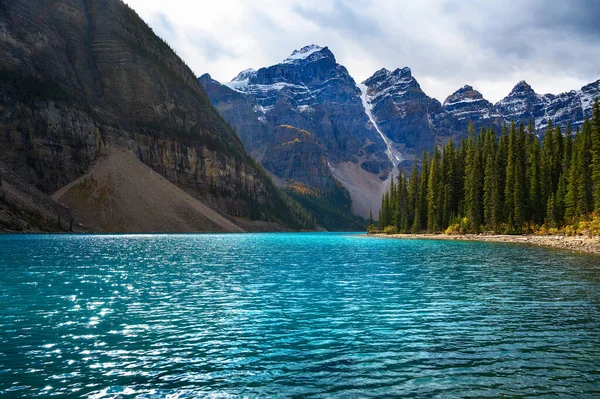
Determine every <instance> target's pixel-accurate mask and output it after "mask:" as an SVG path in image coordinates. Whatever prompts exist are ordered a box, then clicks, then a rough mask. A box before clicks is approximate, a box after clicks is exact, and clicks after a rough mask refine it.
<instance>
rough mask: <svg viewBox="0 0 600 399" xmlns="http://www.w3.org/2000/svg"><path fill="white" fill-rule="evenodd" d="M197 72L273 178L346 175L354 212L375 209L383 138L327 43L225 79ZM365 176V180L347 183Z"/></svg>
mask: <svg viewBox="0 0 600 399" xmlns="http://www.w3.org/2000/svg"><path fill="white" fill-rule="evenodd" d="M200 80H201V83H202V84H203V85H204V86H205V88H206V90H207V93H208V94H209V96H210V98H211V101H212V102H213V104H214V105H215V106H216V107H217V109H219V111H220V112H221V113H222V115H223V116H224V117H225V119H226V120H227V121H228V122H229V123H231V124H232V125H233V126H234V127H235V128H236V130H237V131H238V133H239V135H240V137H241V138H242V140H243V141H244V143H245V144H246V146H247V147H248V150H249V151H250V152H251V153H252V154H254V155H255V158H256V159H258V160H260V161H261V162H262V164H263V165H264V166H265V168H266V169H267V170H268V171H270V172H271V173H273V175H274V177H275V179H276V181H278V182H279V183H280V184H282V185H285V184H290V182H294V183H302V184H305V185H307V186H309V187H310V188H311V189H312V190H315V191H321V192H332V191H339V190H340V189H342V188H341V187H342V185H341V184H340V181H341V182H342V183H343V182H347V183H346V184H344V186H345V187H346V188H348V189H349V190H350V194H351V195H352V196H353V198H354V199H355V201H354V209H355V210H356V211H357V212H358V213H360V214H362V215H363V216H368V213H369V208H373V209H375V210H377V209H378V203H379V199H380V192H379V191H378V189H377V190H373V185H382V183H383V181H385V180H386V179H387V178H389V176H390V172H391V171H392V164H391V162H390V159H389V157H388V156H387V155H386V150H387V147H386V143H385V141H384V139H383V138H382V136H381V135H380V133H379V132H378V131H377V129H376V128H375V126H374V125H373V124H372V123H371V121H370V119H369V117H368V115H367V113H366V111H365V108H364V106H363V103H362V100H361V91H360V89H359V88H358V87H357V85H356V82H355V81H354V79H353V78H352V77H351V76H350V74H349V73H348V71H347V69H346V68H345V67H344V66H342V65H340V64H338V63H337V62H336V59H335V57H334V55H333V53H332V52H331V51H330V50H329V49H328V48H327V47H320V46H316V45H311V46H307V47H304V48H302V49H299V50H296V51H294V52H293V53H292V54H291V55H290V56H289V57H288V58H286V59H285V60H283V61H282V62H281V63H279V64H275V65H272V66H269V67H266V68H260V69H258V70H246V71H243V72H241V73H240V74H238V76H236V77H235V78H234V79H232V81H231V82H226V83H223V84H219V83H218V82H216V81H214V80H213V79H212V78H210V76H208V75H204V76H202V77H201V78H200ZM282 127H284V128H285V127H291V128H293V129H295V130H289V129H283V130H282ZM293 132H294V134H295V135H296V137H294V138H291V136H290V133H293ZM305 132H306V133H308V134H306V133H305ZM323 165H325V168H323ZM365 178H366V181H368V182H370V184H371V186H370V187H368V188H367V187H362V188H356V187H352V188H349V187H351V185H352V184H354V182H357V181H359V182H362V181H365ZM342 190H343V189H342ZM359 192H360V193H359ZM357 195H360V196H362V198H360V199H359V198H358V197H357Z"/></svg>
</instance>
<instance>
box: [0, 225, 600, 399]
mask: <svg viewBox="0 0 600 399" xmlns="http://www.w3.org/2000/svg"><path fill="white" fill-rule="evenodd" d="M599 259H600V258H597V257H593V256H588V255H580V254H573V253H569V252H563V251H557V250H549V249H541V248H536V247H529V246H521V245H515V244H500V243H498V244H496V243H476V242H454V241H448V242H444V241H421V240H414V241H403V240H386V239H374V238H366V237H361V236H359V235H352V234H247V235H243V234H240V235H234V234H232V235H120V236H119V235H115V236H105V235H100V236H99V235H84V236H77V235H61V236H57V235H54V236H53V235H42V236H35V235H18V236H17V235H5V236H0V398H3V397H7V398H12V397H18V398H21V397H24V398H28V397H48V396H51V395H56V396H59V397H86V398H163V397H171V398H188V397H189V398H195V397H210V398H227V397H236V398H237V397H248V398H255V397H297V398H356V397H400V398H402V397H404V398H435V397H439V398H448V397H461V398H469V397H471V398H482V397H549V398H550V397H561V398H565V397H566V398H568V397H573V398H597V397H599V396H600V261H599Z"/></svg>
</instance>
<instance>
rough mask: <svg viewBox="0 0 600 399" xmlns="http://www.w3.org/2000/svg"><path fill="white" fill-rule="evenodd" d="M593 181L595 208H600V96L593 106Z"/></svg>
mask: <svg viewBox="0 0 600 399" xmlns="http://www.w3.org/2000/svg"><path fill="white" fill-rule="evenodd" d="M591 135H592V183H593V196H594V209H595V210H600V104H599V102H598V98H596V100H595V101H594V106H593V108H592V126H591Z"/></svg>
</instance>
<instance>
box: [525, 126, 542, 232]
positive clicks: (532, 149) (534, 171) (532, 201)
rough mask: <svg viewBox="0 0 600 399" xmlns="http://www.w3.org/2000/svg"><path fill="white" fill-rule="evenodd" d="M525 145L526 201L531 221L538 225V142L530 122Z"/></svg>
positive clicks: (540, 211)
mask: <svg viewBox="0 0 600 399" xmlns="http://www.w3.org/2000/svg"><path fill="white" fill-rule="evenodd" d="M528 139H529V140H528V141H529V143H528V146H527V172H526V174H527V196H528V198H527V202H528V206H529V209H528V211H529V212H528V214H529V218H530V219H531V221H533V222H534V223H535V224H537V225H539V224H541V223H542V222H543V212H542V205H546V204H542V201H541V199H542V189H541V181H540V144H539V141H538V139H537V137H535V132H532V127H531V124H530V128H529V133H528Z"/></svg>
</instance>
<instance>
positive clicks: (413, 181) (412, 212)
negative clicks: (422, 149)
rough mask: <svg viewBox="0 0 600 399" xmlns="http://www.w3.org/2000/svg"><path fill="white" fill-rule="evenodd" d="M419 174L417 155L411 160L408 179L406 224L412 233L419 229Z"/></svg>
mask: <svg viewBox="0 0 600 399" xmlns="http://www.w3.org/2000/svg"><path fill="white" fill-rule="evenodd" d="M420 181H421V176H420V174H419V166H418V161H417V157H416V155H415V159H414V161H413V167H412V171H411V172H410V178H409V181H408V209H409V216H408V219H409V221H408V224H409V226H410V227H411V230H412V232H413V233H416V232H418V231H419V221H418V219H419V215H420V202H421V199H420V196H419V182H420Z"/></svg>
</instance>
